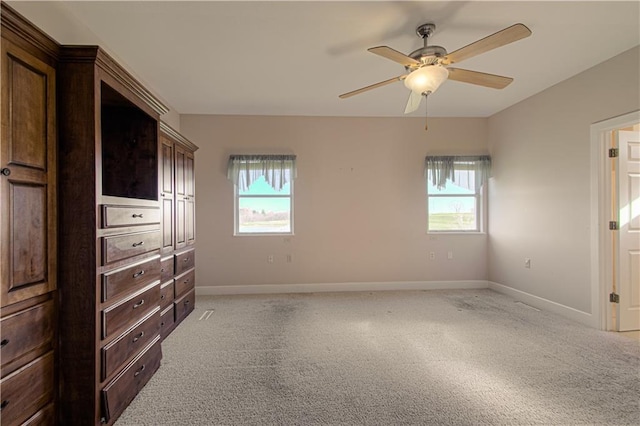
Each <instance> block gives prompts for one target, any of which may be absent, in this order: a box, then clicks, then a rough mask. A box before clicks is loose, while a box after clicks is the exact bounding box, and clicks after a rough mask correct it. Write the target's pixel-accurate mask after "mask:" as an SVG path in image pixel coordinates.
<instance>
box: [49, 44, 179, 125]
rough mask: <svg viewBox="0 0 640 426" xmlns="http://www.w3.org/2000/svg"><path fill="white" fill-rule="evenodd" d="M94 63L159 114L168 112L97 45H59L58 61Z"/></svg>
mask: <svg viewBox="0 0 640 426" xmlns="http://www.w3.org/2000/svg"><path fill="white" fill-rule="evenodd" d="M72 62H73V63H82V62H86V63H95V64H96V65H98V66H99V67H100V68H101V69H103V70H104V71H105V72H106V73H107V74H109V76H111V77H112V78H114V79H115V80H116V81H118V83H120V84H122V85H123V86H124V87H126V88H127V89H128V90H130V91H131V92H133V93H134V94H135V95H136V96H138V97H139V98H140V99H142V100H143V101H144V102H145V103H146V104H147V105H149V107H151V108H152V109H153V110H154V111H155V112H157V113H158V114H159V115H162V114H166V113H167V112H169V108H167V106H166V105H164V104H163V103H162V102H161V101H160V100H159V99H158V98H157V97H156V96H155V95H153V94H152V93H151V92H150V91H149V90H147V89H146V88H145V87H144V86H143V85H142V84H141V83H140V82H139V81H138V80H136V78H135V77H133V76H132V75H131V74H130V73H129V72H128V71H127V70H126V69H124V68H123V67H122V66H121V65H120V64H118V62H116V61H115V59H113V58H112V57H111V56H109V54H108V53H107V52H105V51H104V50H102V49H101V48H100V47H99V46H73V45H63V46H61V47H60V63H72Z"/></svg>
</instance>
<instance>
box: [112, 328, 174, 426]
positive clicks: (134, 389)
mask: <svg viewBox="0 0 640 426" xmlns="http://www.w3.org/2000/svg"><path fill="white" fill-rule="evenodd" d="M161 359H162V351H161V349H160V336H157V337H156V339H155V340H154V341H153V342H152V343H151V344H150V345H149V346H148V347H147V348H146V349H145V350H144V352H142V353H141V354H140V355H139V356H138V357H136V358H135V359H134V360H133V361H132V362H131V363H130V364H129V365H127V367H125V369H124V370H123V371H122V373H120V374H119V375H118V376H117V377H116V378H115V379H113V380H112V381H111V382H109V384H108V385H107V386H105V387H104V389H103V390H102V402H103V415H104V417H105V419H106V420H107V421H109V420H110V419H111V417H112V416H115V415H119V414H120V413H121V412H122V411H123V410H124V409H125V408H126V406H127V405H129V403H130V402H131V400H132V399H133V398H134V397H135V396H136V394H137V393H138V392H139V391H140V389H142V388H143V387H144V385H145V384H146V383H147V382H148V381H149V379H150V378H151V376H153V373H155V371H156V370H157V369H158V367H160V360H161Z"/></svg>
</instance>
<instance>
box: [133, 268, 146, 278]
mask: <svg viewBox="0 0 640 426" xmlns="http://www.w3.org/2000/svg"><path fill="white" fill-rule="evenodd" d="M140 275H144V269H143V270H141V271H140V272H136V273H135V274H133V278H138V277H139V276H140Z"/></svg>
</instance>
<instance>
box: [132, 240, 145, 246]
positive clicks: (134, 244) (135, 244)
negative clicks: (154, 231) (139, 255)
mask: <svg viewBox="0 0 640 426" xmlns="http://www.w3.org/2000/svg"><path fill="white" fill-rule="evenodd" d="M143 244H144V241H140V242H139V243H133V244H132V246H133V247H138V246H141V245H143Z"/></svg>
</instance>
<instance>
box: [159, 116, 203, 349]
mask: <svg viewBox="0 0 640 426" xmlns="http://www.w3.org/2000/svg"><path fill="white" fill-rule="evenodd" d="M160 131H161V132H160V140H161V141H162V150H161V158H160V164H161V171H160V175H161V177H160V198H161V200H163V206H164V207H163V208H162V210H163V214H162V220H163V225H162V227H163V247H162V255H163V260H162V264H163V265H166V266H163V269H164V270H166V273H167V274H166V275H164V276H163V278H162V288H163V289H164V290H163V293H162V294H163V296H164V297H163V298H162V302H161V306H162V312H161V315H162V318H163V320H162V323H163V326H162V330H163V331H162V333H161V334H162V338H164V337H166V336H167V335H168V334H169V333H171V331H172V330H173V328H175V327H176V326H177V325H178V324H179V323H180V321H182V320H183V319H184V318H185V317H186V316H187V315H188V314H189V313H190V312H191V311H193V309H194V306H195V297H193V296H192V297H191V298H190V299H189V300H188V301H187V303H186V304H184V303H182V304H180V305H179V306H180V311H178V309H177V306H178V305H177V304H176V300H178V299H179V298H183V296H185V295H186V294H187V293H188V292H190V291H192V290H194V289H195V246H194V244H195V239H196V238H195V237H196V236H195V220H196V218H195V152H196V150H197V149H198V147H197V146H196V145H194V144H193V143H192V142H191V141H189V140H188V139H186V138H185V137H184V136H182V135H181V134H180V133H178V132H177V131H176V130H174V129H173V128H171V127H170V126H168V125H167V124H165V123H162V122H161V123H160ZM169 289H171V292H170V291H169ZM194 295H195V293H194ZM183 302H184V300H183ZM169 315H171V316H172V317H173V318H172V319H171V321H169V320H168V318H169Z"/></svg>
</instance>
